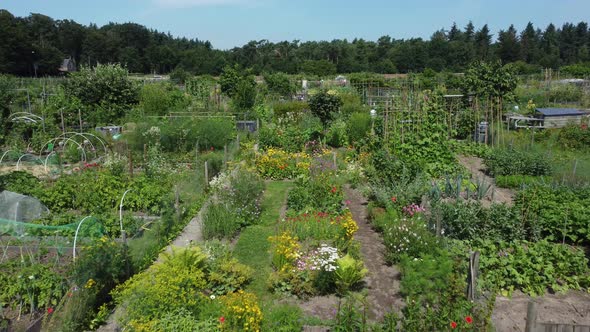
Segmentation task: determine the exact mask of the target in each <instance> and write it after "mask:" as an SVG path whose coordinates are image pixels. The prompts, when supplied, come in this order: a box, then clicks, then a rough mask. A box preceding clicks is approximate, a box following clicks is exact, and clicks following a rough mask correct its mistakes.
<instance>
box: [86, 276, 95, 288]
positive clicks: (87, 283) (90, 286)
mask: <svg viewBox="0 0 590 332" xmlns="http://www.w3.org/2000/svg"><path fill="white" fill-rule="evenodd" d="M94 285H96V281H94V279H92V278H90V279H88V281H87V282H86V285H84V288H92V286H94Z"/></svg>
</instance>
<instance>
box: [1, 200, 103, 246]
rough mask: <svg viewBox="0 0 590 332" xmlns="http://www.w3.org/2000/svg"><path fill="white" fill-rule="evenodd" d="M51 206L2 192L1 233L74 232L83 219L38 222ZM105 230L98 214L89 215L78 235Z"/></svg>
mask: <svg viewBox="0 0 590 332" xmlns="http://www.w3.org/2000/svg"><path fill="white" fill-rule="evenodd" d="M48 213H49V209H48V208H47V207H46V206H45V205H43V203H41V202H40V201H39V200H38V199H36V198H34V197H31V196H26V195H22V194H19V193H15V192H11V191H7V190H4V191H2V192H0V236H1V235H10V236H52V235H60V236H70V235H74V233H75V232H76V228H77V227H78V225H79V223H80V221H81V220H82V219H81V220H80V221H78V222H74V223H70V224H65V225H59V226H57V225H42V224H38V223H35V222H34V221H35V220H39V219H40V218H42V217H43V216H44V215H46V214H48ZM104 234H106V230H105V228H104V227H103V226H102V224H101V223H100V222H98V220H97V219H96V218H89V220H86V221H85V222H84V223H83V224H82V226H80V231H79V235H80V236H84V237H98V236H102V235H104Z"/></svg>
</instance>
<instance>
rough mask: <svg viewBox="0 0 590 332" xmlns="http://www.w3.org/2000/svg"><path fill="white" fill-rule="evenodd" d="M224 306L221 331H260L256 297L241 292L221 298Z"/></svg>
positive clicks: (260, 317) (260, 314) (260, 312)
mask: <svg viewBox="0 0 590 332" xmlns="http://www.w3.org/2000/svg"><path fill="white" fill-rule="evenodd" d="M221 301H222V302H223V304H224V307H225V308H224V314H225V315H224V318H225V319H224V322H223V323H222V324H221V329H222V330H223V331H235V330H239V331H254V332H258V331H260V325H261V323H262V311H261V310H260V307H259V306H258V299H257V298H256V295H254V294H252V293H248V292H244V291H242V290H239V291H237V292H236V293H232V294H228V295H226V296H223V297H222V298H221Z"/></svg>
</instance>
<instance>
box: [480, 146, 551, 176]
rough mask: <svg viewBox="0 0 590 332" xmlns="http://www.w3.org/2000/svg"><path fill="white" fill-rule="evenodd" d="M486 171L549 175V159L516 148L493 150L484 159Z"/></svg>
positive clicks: (492, 173) (492, 172)
mask: <svg viewBox="0 0 590 332" xmlns="http://www.w3.org/2000/svg"><path fill="white" fill-rule="evenodd" d="M484 162H485V164H486V167H487V169H488V172H489V173H490V174H491V175H493V176H498V175H533V176H539V175H551V171H552V170H551V164H550V162H549V160H548V159H547V158H546V157H545V156H543V155H541V154H539V153H534V152H527V151H523V150H516V149H512V148H509V149H501V150H495V151H494V152H493V153H492V154H491V155H490V156H488V157H487V158H485V160H484Z"/></svg>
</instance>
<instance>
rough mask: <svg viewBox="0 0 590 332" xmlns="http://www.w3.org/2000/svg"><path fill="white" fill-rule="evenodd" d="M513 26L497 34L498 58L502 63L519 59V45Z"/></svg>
mask: <svg viewBox="0 0 590 332" xmlns="http://www.w3.org/2000/svg"><path fill="white" fill-rule="evenodd" d="M516 33H517V32H516V29H515V28H514V25H510V27H508V30H506V31H503V30H500V33H499V34H498V56H499V58H500V60H501V61H502V62H503V63H510V62H514V61H516V60H518V59H519V58H520V45H519V42H518V37H517V36H516Z"/></svg>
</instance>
